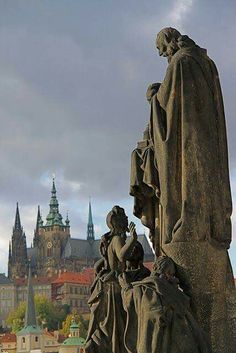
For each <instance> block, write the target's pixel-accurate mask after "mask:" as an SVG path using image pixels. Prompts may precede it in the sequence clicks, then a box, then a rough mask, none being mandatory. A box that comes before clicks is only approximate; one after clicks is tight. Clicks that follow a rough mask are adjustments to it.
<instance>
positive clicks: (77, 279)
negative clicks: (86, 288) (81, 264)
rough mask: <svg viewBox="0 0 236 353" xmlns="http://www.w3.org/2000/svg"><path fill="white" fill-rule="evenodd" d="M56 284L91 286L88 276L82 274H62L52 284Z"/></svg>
mask: <svg viewBox="0 0 236 353" xmlns="http://www.w3.org/2000/svg"><path fill="white" fill-rule="evenodd" d="M52 283H53V284H56V283H77V284H88V285H89V284H91V279H90V276H89V275H88V274H87V273H84V272H63V273H61V274H60V275H59V276H58V278H56V279H55V280H54V281H53V282H52Z"/></svg>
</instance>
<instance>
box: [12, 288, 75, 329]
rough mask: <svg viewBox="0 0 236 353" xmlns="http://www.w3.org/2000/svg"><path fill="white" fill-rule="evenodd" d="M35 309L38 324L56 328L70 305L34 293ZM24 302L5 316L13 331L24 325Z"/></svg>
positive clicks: (65, 315)
mask: <svg viewBox="0 0 236 353" xmlns="http://www.w3.org/2000/svg"><path fill="white" fill-rule="evenodd" d="M35 309H36V316H37V320H38V324H39V325H40V326H43V327H47V328H48V329H49V330H57V329H59V328H60V327H61V325H62V322H63V321H65V319H66V317H67V315H68V313H69V310H70V307H69V305H58V304H54V303H52V302H51V300H50V299H48V298H47V297H44V296H41V295H35ZM25 310H26V303H25V302H22V303H21V304H19V306H18V307H17V308H16V309H15V310H13V311H11V312H10V313H9V315H8V317H7V324H8V325H9V326H11V328H12V331H13V332H17V331H19V330H20V329H21V328H23V326H24V317H25Z"/></svg>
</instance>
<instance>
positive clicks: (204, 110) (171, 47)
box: [130, 28, 236, 353]
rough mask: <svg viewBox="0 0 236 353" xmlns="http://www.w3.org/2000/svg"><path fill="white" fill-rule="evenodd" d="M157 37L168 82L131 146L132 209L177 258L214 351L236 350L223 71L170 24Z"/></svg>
mask: <svg viewBox="0 0 236 353" xmlns="http://www.w3.org/2000/svg"><path fill="white" fill-rule="evenodd" d="M156 45H157V49H158V50H159V54H160V55H162V56H165V57H167V59H168V63H169V65H168V68H167V71H166V75H165V78H164V80H163V82H162V83H161V84H160V83H155V84H151V85H149V87H148V90H147V99H148V102H149V103H150V105H151V115H150V121H149V126H148V129H146V130H145V133H144V139H143V141H142V142H139V143H138V146H137V148H136V149H135V150H134V151H133V153H132V163H131V185H130V186H131V188H130V194H131V195H133V196H134V198H135V202H134V214H135V215H136V216H137V217H138V218H140V220H141V221H142V223H143V224H144V225H145V226H147V227H148V228H149V229H150V238H151V241H152V242H153V246H154V249H155V252H156V255H157V256H158V255H160V254H166V255H168V256H170V257H171V258H172V259H173V260H174V261H175V262H176V264H177V266H178V276H179V278H180V281H181V285H182V288H183V289H184V291H185V293H186V294H188V295H189V296H190V298H191V307H192V310H193V313H194V315H195V317H196V319H197V320H198V322H199V323H200V325H201V327H202V328H203V329H204V330H205V331H206V333H207V334H208V337H209V340H210V341H211V344H212V349H213V353H233V352H235V351H236V344H235V341H236V331H235V322H236V307H235V302H236V297H235V296H236V293H235V285H234V283H233V274H232V270H231V265H230V260H229V257H228V253H227V249H228V248H229V246H230V242H231V219H230V217H231V213H232V201H231V192H230V184H229V170H228V152H227V137H226V128H225V117H224V107H223V99H222V94H221V88H220V82H219V75H218V72H217V69H216V66H215V64H214V62H213V61H212V60H211V59H210V58H209V57H208V55H207V51H206V50H205V49H202V48H200V47H199V46H198V45H196V43H195V42H194V41H193V40H192V39H190V38H189V37H188V36H185V35H181V34H180V33H179V32H178V31H177V30H175V29H173V28H165V29H163V30H162V31H161V32H159V33H158V35H157V40H156Z"/></svg>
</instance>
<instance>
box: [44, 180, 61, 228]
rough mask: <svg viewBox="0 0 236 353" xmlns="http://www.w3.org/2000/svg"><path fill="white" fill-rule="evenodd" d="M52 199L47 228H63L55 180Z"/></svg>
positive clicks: (53, 181)
mask: <svg viewBox="0 0 236 353" xmlns="http://www.w3.org/2000/svg"><path fill="white" fill-rule="evenodd" d="M51 194H52V195H51V199H50V203H49V207H50V210H49V214H48V215H47V218H46V219H47V223H46V226H53V225H59V226H63V225H64V224H63V222H62V216H61V214H60V213H59V203H58V201H57V190H56V186H55V178H53V180H52V190H51Z"/></svg>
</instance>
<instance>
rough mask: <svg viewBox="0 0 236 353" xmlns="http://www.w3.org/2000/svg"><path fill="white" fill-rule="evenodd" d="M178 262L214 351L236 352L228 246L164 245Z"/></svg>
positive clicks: (235, 315) (235, 306)
mask: <svg viewBox="0 0 236 353" xmlns="http://www.w3.org/2000/svg"><path fill="white" fill-rule="evenodd" d="M162 248H163V250H164V252H165V254H166V255H168V256H169V257H171V258H172V259H173V260H174V261H175V263H176V264H177V276H178V278H179V280H180V285H181V287H182V288H183V290H184V291H185V293H186V294H188V295H189V296H190V298H191V308H192V311H193V314H194V316H195V318H196V319H197V321H198V322H199V324H200V325H201V327H202V329H203V330H204V331H205V332H206V333H207V334H208V337H209V339H210V342H211V345H212V351H213V353H234V352H236V290H235V285H234V278H233V273H232V268H231V264H230V260H229V255H228V252H227V250H224V249H219V248H216V247H214V246H212V245H211V244H210V243H209V242H206V241H203V242H198V243H191V242H176V243H169V244H165V245H163V246H162Z"/></svg>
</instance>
